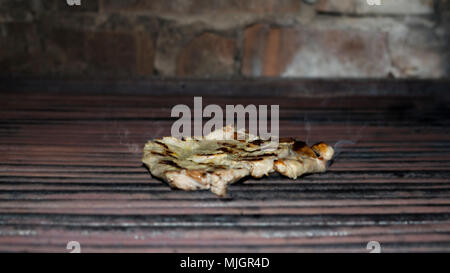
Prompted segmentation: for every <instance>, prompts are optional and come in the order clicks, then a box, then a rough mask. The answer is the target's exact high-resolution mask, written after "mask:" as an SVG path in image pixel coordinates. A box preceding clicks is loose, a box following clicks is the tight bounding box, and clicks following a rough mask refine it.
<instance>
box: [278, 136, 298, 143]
mask: <svg viewBox="0 0 450 273" xmlns="http://www.w3.org/2000/svg"><path fill="white" fill-rule="evenodd" d="M278 142H279V143H295V139H294V138H292V137H280V139H279V140H278Z"/></svg>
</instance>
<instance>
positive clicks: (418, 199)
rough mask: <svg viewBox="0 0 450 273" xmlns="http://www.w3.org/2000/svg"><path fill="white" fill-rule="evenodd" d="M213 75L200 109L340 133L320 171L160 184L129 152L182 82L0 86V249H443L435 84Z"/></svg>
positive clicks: (153, 129)
mask: <svg viewBox="0 0 450 273" xmlns="http://www.w3.org/2000/svg"><path fill="white" fill-rule="evenodd" d="M47 84H48V83H47ZM212 84H214V82H204V83H196V85H195V86H196V87H197V88H199V90H203V89H202V87H203V88H204V89H209V90H211V89H214V88H212V87H211V85H212ZM220 84H221V85H222V86H226V87H228V88H229V90H230V91H224V90H222V92H218V93H215V92H209V93H208V92H203V93H202V94H203V96H204V98H203V100H204V104H210V103H214V104H219V105H221V106H224V105H225V104H244V105H246V104H256V105H258V104H268V105H270V104H279V105H280V129H281V134H282V135H283V136H295V137H297V138H298V139H301V140H307V141H308V142H309V143H310V144H311V143H314V142H318V141H326V142H328V143H330V144H334V143H337V142H339V141H341V143H342V145H341V146H340V149H339V150H340V154H339V155H338V157H337V159H336V160H335V162H334V164H333V165H332V166H331V168H330V169H329V171H328V172H327V173H324V174H315V175H308V176H305V177H303V178H300V179H298V180H297V181H292V180H289V179H287V178H283V177H280V176H277V175H274V176H270V177H267V178H264V179H258V180H255V179H247V180H245V181H242V182H240V183H237V184H234V185H232V186H230V187H229V194H228V196H227V197H226V198H222V199H219V198H217V197H215V196H214V195H213V194H211V193H210V192H208V191H204V192H184V191H177V190H171V189H169V187H168V186H167V185H165V184H164V183H162V182H160V181H158V180H155V179H153V178H151V177H150V175H149V174H148V172H147V171H146V169H145V168H143V167H142V165H141V163H140V159H141V156H142V154H141V149H142V147H143V144H144V143H145V142H146V141H147V140H148V139H151V138H155V137H161V136H164V135H169V134H170V126H171V124H172V122H173V120H171V119H170V118H169V117H170V109H171V107H172V106H174V105H175V104H179V103H184V104H188V105H192V104H193V98H192V94H195V91H192V90H191V91H186V93H187V94H186V95H179V94H181V93H183V90H186V89H189V87H188V88H185V86H184V85H183V84H178V83H174V82H167V83H166V84H165V83H161V82H158V83H156V84H154V85H152V84H151V83H150V84H148V85H146V90H139V91H138V92H136V91H135V90H134V91H133V90H132V91H130V92H128V93H127V92H125V91H127V90H122V91H120V90H115V91H114V92H113V91H111V92H108V91H107V90H104V89H102V88H100V87H98V86H94V87H92V85H90V86H85V85H82V84H81V85H75V87H77V88H79V91H77V90H73V89H76V88H75V87H74V85H72V86H69V87H68V88H67V90H68V91H67V90H64V85H62V86H61V87H60V90H53V91H44V92H42V90H46V89H44V88H45V87H46V85H45V84H41V85H34V86H33V85H29V86H28V87H27V88H25V87H24V89H28V90H30V89H33V88H30V87H34V89H40V90H41V92H32V91H25V90H23V91H22V90H15V92H13V91H11V90H13V89H14V88H12V89H10V90H9V89H8V90H7V89H3V90H2V92H1V93H0V113H1V114H0V151H1V153H0V251H56V252H66V251H67V250H66V244H67V242H68V241H79V242H80V244H81V247H82V251H100V252H101V251H108V252H109V251H147V252H172V251H187V252H189V251H195V252H198V251H200V252H218V251H226V252H228V251H233V252H240V251H251V252H267V251H270V252H286V251H289V252H297V251H299V252H302V251H314V252H321V251H324V252H327V251H345V252H348V251H350V252H366V251H367V250H366V244H367V242H369V241H372V240H375V241H378V242H380V243H381V246H382V251H386V252H388V251H448V250H450V153H449V152H450V131H449V123H450V108H449V107H448V105H449V95H447V94H446V92H429V91H427V92H423V93H422V94H421V95H420V96H417V95H416V93H417V90H416V91H414V90H409V89H410V87H411V86H409V85H405V86H402V85H400V87H401V88H399V89H398V90H397V91H398V92H394V91H393V92H392V94H391V95H389V94H385V93H383V92H381V91H383V90H384V88H385V89H386V90H391V89H393V87H392V86H396V83H395V82H394V83H392V84H391V85H389V83H385V82H380V83H378V84H376V86H378V87H377V90H379V91H380V92H378V93H379V94H380V93H381V94H382V95H373V94H367V93H368V92H361V93H360V94H351V95H348V93H349V92H347V95H346V93H345V92H340V93H332V92H331V93H323V92H322V93H320V92H318V95H311V92H310V91H308V90H309V89H308V90H307V91H305V92H290V91H289V89H292V86H294V83H292V82H278V83H271V84H268V85H267V86H264V85H262V84H261V83H259V82H245V81H244V82H240V83H233V82H229V83H226V82H225V83H224V82H221V83H220ZM243 84H244V85H245V88H248V90H249V92H248V94H247V96H246V94H242V92H240V91H241V89H243V87H242V85H243ZM321 84H322V85H320V86H323V83H321ZM439 84H440V86H442V83H436V85H439ZM366 85H367V88H368V89H367V90H369V89H373V88H372V87H373V86H374V83H373V82H372V83H367V84H366ZM7 86H8V85H7ZM129 86H131V85H129ZM306 86H307V87H311V84H309V85H306ZM312 86H313V85H312ZM341 86H346V88H351V87H352V84H351V83H347V82H345V84H341ZM355 86H357V87H358V89H360V90H364V88H363V87H364V83H355ZM415 86H416V88H418V87H417V85H415ZM418 86H419V87H420V86H427V87H426V88H427V89H430V88H432V86H433V84H432V83H430V84H429V85H425V84H419V85H418ZM430 86H431V87H430ZM447 86H448V85H447ZM9 87H11V85H9ZM84 87H86V89H84ZM89 88H90V89H93V90H89V91H92V92H87V91H86V90H87V89H89ZM152 88H154V89H157V90H152ZM171 88H172V91H173V92H172V94H168V95H164V94H162V92H163V91H161V90H169V89H171ZM215 88H217V87H215ZM16 89H19V88H18V87H16ZM50 89H57V88H50ZM116 89H117V88H116ZM125 89H126V88H125ZM419 89H420V88H419ZM274 90H281V91H280V94H281V95H275V93H274ZM258 91H259V92H261V96H253V95H251V94H255V93H257V92H258ZM350 91H352V90H350ZM408 92H411V94H415V95H407V94H408ZM152 93H153V95H151V94H152ZM350 93H351V92H350ZM154 94H157V95H154ZM208 94H209V95H208ZM234 94H237V96H234ZM250 95H251V96H250ZM342 140H350V141H353V142H355V144H349V142H342Z"/></svg>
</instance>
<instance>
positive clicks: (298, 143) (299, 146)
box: [292, 141, 306, 152]
mask: <svg viewBox="0 0 450 273" xmlns="http://www.w3.org/2000/svg"><path fill="white" fill-rule="evenodd" d="M305 146H306V143H305V142H303V141H295V142H294V145H293V146H292V149H293V150H294V151H296V152H297V151H300V150H301V149H303V147H305Z"/></svg>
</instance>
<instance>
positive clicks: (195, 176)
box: [186, 170, 206, 182]
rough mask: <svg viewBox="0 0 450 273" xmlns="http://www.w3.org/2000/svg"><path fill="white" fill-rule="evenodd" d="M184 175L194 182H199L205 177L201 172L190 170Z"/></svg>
mask: <svg viewBox="0 0 450 273" xmlns="http://www.w3.org/2000/svg"><path fill="white" fill-rule="evenodd" d="M186 174H187V175H188V176H190V177H191V178H193V179H194V180H196V181H199V182H200V181H201V180H202V178H204V177H206V173H205V172H204V171H202V170H190V171H187V172H186Z"/></svg>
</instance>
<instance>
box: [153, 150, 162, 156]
mask: <svg viewBox="0 0 450 273" xmlns="http://www.w3.org/2000/svg"><path fill="white" fill-rule="evenodd" d="M150 153H151V154H152V155H159V156H166V155H165V154H162V153H158V152H155V151H150Z"/></svg>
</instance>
